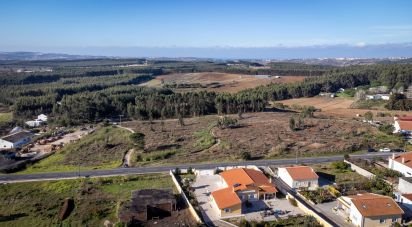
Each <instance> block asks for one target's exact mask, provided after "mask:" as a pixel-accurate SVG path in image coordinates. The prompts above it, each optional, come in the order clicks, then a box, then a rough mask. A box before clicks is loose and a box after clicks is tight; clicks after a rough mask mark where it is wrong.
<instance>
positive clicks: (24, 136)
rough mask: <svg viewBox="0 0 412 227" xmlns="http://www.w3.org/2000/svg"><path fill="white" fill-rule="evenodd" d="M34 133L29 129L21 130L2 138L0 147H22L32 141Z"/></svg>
mask: <svg viewBox="0 0 412 227" xmlns="http://www.w3.org/2000/svg"><path fill="white" fill-rule="evenodd" d="M32 137H33V134H31V133H30V132H28V131H19V132H16V133H13V134H9V135H7V136H4V137H2V138H0V149H11V148H21V147H22V146H24V145H26V144H28V143H30V141H31V138H32Z"/></svg>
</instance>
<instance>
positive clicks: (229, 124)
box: [217, 116, 239, 129]
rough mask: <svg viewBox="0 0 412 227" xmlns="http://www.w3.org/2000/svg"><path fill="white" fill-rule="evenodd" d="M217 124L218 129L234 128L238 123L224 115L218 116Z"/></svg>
mask: <svg viewBox="0 0 412 227" xmlns="http://www.w3.org/2000/svg"><path fill="white" fill-rule="evenodd" d="M217 126H218V127H219V128H220V129H225V128H235V127H238V126H239V124H238V121H237V119H234V118H231V117H227V116H224V117H222V118H220V119H219V120H218V121H217Z"/></svg>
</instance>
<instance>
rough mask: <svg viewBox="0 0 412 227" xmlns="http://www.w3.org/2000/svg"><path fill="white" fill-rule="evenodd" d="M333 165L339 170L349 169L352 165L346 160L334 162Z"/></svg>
mask: <svg viewBox="0 0 412 227" xmlns="http://www.w3.org/2000/svg"><path fill="white" fill-rule="evenodd" d="M331 166H332V167H333V168H334V169H337V170H348V169H349V168H350V165H349V164H348V163H346V162H344V161H338V162H333V163H332V164H331Z"/></svg>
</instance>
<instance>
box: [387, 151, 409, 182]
mask: <svg viewBox="0 0 412 227" xmlns="http://www.w3.org/2000/svg"><path fill="white" fill-rule="evenodd" d="M388 167H389V169H393V170H396V171H398V172H400V173H402V174H403V175H404V176H405V177H412V152H407V153H403V154H400V155H395V154H392V157H389V164H388Z"/></svg>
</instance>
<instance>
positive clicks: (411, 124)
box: [398, 121, 412, 131]
mask: <svg viewBox="0 0 412 227" xmlns="http://www.w3.org/2000/svg"><path fill="white" fill-rule="evenodd" d="M398 123H399V127H400V128H401V129H402V130H408V131H409V130H412V121H398Z"/></svg>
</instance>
